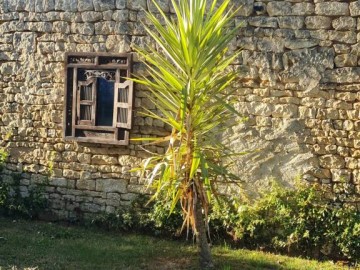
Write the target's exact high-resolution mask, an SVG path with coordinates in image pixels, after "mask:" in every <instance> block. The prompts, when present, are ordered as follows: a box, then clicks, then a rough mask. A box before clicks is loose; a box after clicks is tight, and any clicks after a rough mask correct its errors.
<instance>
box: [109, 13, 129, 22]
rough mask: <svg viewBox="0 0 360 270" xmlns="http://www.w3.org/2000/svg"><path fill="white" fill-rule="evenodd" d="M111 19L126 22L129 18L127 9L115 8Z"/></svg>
mask: <svg viewBox="0 0 360 270" xmlns="http://www.w3.org/2000/svg"><path fill="white" fill-rule="evenodd" d="M112 19H113V20H114V21H116V22H127V21H128V20H129V11H128V10H117V11H115V12H114V13H113V15H112Z"/></svg>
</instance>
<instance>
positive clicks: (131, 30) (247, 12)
mask: <svg viewBox="0 0 360 270" xmlns="http://www.w3.org/2000/svg"><path fill="white" fill-rule="evenodd" d="M159 2H160V4H161V7H162V8H163V9H164V11H165V12H171V8H170V5H169V1H168V0H161V1H159ZM234 3H236V4H243V8H242V9H241V10H240V11H239V14H238V15H239V16H238V17H237V18H236V19H235V21H234V24H239V23H242V24H243V27H242V28H241V30H240V32H239V35H238V37H237V39H236V40H234V42H233V43H232V44H231V45H230V49H231V50H235V49H237V48H239V47H241V48H243V51H242V55H241V57H240V59H239V60H238V61H237V62H236V63H234V68H236V69H237V70H238V71H239V80H238V82H237V87H238V89H239V90H238V98H239V102H238V106H237V107H238V109H239V111H241V112H242V113H243V114H244V115H246V116H248V118H249V120H248V121H247V122H245V123H243V124H241V125H237V126H235V127H233V128H232V129H231V130H229V131H228V132H227V133H226V134H224V136H223V139H230V142H231V145H232V146H233V147H234V148H236V149H237V150H240V151H241V150H247V151H249V150H251V152H250V153H249V154H248V155H247V156H246V157H245V158H244V159H239V160H238V165H239V166H238V173H239V174H240V175H241V176H242V178H243V179H244V180H247V181H248V182H250V183H251V185H249V186H251V187H252V188H253V187H257V186H258V185H261V184H262V183H263V182H264V181H265V180H266V179H269V178H277V179H279V180H283V181H284V182H286V183H289V182H291V181H292V180H293V179H294V177H296V176H297V175H300V174H302V175H303V177H304V178H305V179H306V180H308V181H312V182H315V181H316V182H321V183H323V184H325V185H328V186H329V188H334V189H335V190H336V188H337V184H338V183H339V182H340V181H346V182H348V183H349V186H350V189H351V191H353V192H357V193H360V171H359V168H360V167H359V157H360V136H359V135H360V120H359V115H360V105H359V104H360V97H359V96H358V93H357V92H358V90H359V89H360V68H359V67H357V65H358V54H360V49H359V48H360V46H359V44H360V43H358V42H359V39H360V38H358V30H359V29H360V20H359V19H358V17H359V18H360V4H359V3H358V1H342V2H336V1H317V0H314V1H300V0H289V1H253V0H244V1H235V0H234ZM143 8H145V9H150V10H153V11H154V7H153V6H152V5H150V2H149V1H146V0H128V1H126V0H76V1H75V0H74V1H67V0H57V1H54V0H36V1H33V0H2V1H1V2H0V64H1V66H0V116H1V118H0V139H1V140H0V144H1V146H2V147H6V148H7V149H8V150H9V152H10V157H9V160H8V163H7V166H6V170H5V171H4V173H5V177H4V179H5V180H6V179H8V178H9V177H10V173H11V172H21V173H22V180H21V185H22V187H21V188H22V190H23V192H24V194H26V192H27V190H28V187H29V186H32V185H36V184H38V183H42V182H44V181H47V177H46V176H45V175H46V174H47V173H48V171H49V167H51V168H53V169H52V176H51V177H50V178H49V179H48V182H47V187H46V192H47V195H48V196H49V198H50V201H51V207H52V209H53V210H54V211H55V212H56V213H57V214H58V215H59V216H60V217H62V218H71V217H76V215H78V214H79V213H81V214H83V213H85V214H87V213H96V212H99V211H113V210H114V209H115V208H116V207H118V206H126V205H129V204H130V202H131V200H132V199H134V198H135V197H136V196H137V195H138V194H143V193H148V191H147V190H146V188H145V187H144V185H143V183H140V182H139V178H138V177H137V175H136V173H130V172H129V169H130V168H132V167H134V166H135V164H137V163H138V162H139V161H140V160H141V158H142V157H144V156H145V155H146V153H145V151H144V150H143V149H142V148H141V147H140V146H139V145H138V144H134V143H132V144H130V145H129V146H126V147H125V146H121V147H120V146H118V147H114V146H106V145H98V144H85V143H76V142H65V141H64V140H63V138H62V130H63V127H62V121H63V120H62V118H63V113H62V112H63V104H64V100H63V99H64V71H63V70H64V53H65V52H131V51H132V45H133V44H136V45H139V46H143V45H144V44H152V43H151V42H152V41H151V40H150V39H149V37H147V36H146V33H145V31H144V28H143V26H142V24H141V22H144V23H148V22H147V20H146V19H145V13H144V11H143ZM134 60H135V64H134V73H135V74H141V73H142V72H144V70H143V67H142V66H141V65H140V64H139V63H138V62H137V58H136V55H134ZM135 96H136V97H135V104H134V105H135V118H134V123H135V124H134V127H133V129H132V131H131V136H132V137H139V136H148V135H164V134H166V128H165V127H164V126H163V125H162V123H160V122H158V121H156V120H152V119H150V118H147V117H141V116H140V115H139V114H138V112H139V111H141V109H142V108H143V107H145V108H148V109H151V110H155V109H156V108H155V106H154V105H153V104H152V103H151V102H150V101H149V100H148V99H146V95H145V92H144V91H143V90H142V89H140V88H139V87H138V88H137V89H136V92H135ZM150 150H152V151H155V152H156V151H158V152H161V151H163V148H161V147H156V146H151V147H150ZM254 183H255V185H254Z"/></svg>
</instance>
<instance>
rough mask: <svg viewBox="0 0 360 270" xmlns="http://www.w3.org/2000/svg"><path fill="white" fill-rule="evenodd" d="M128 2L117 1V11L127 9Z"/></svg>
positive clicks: (125, 0) (123, 0)
mask: <svg viewBox="0 0 360 270" xmlns="http://www.w3.org/2000/svg"><path fill="white" fill-rule="evenodd" d="M126 2H127V0H115V5H116V8H117V9H125V8H126Z"/></svg>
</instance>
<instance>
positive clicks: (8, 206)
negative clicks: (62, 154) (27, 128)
mask: <svg viewBox="0 0 360 270" xmlns="http://www.w3.org/2000/svg"><path fill="white" fill-rule="evenodd" d="M7 156H8V154H7V152H6V151H5V150H3V149H0V173H1V171H2V169H3V164H4V162H5V160H6V158H7ZM11 179H12V181H5V180H4V179H3V176H1V174H0V214H3V215H7V216H20V217H25V218H36V217H37V216H38V214H39V213H40V212H41V211H42V210H44V209H45V208H46V206H47V199H46V198H45V197H44V196H43V189H44V187H43V186H41V185H39V186H34V187H32V188H29V189H28V194H27V196H23V194H21V190H20V179H21V174H20V173H18V174H15V173H13V174H12V175H11Z"/></svg>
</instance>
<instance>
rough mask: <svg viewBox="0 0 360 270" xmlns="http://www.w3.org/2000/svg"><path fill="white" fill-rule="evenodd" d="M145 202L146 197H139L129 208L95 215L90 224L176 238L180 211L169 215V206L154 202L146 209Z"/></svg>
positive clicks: (179, 224)
mask: <svg viewBox="0 0 360 270" xmlns="http://www.w3.org/2000/svg"><path fill="white" fill-rule="evenodd" d="M146 201H147V198H146V197H139V198H138V199H137V200H135V201H134V202H133V204H132V206H131V207H129V208H124V209H118V210H117V211H116V212H115V213H103V214H100V215H97V216H96V217H95V218H93V219H92V220H90V224H93V225H96V226H98V227H101V228H106V229H108V230H121V231H140V232H142V233H147V234H151V235H158V236H168V237H178V236H179V234H180V233H179V229H180V227H181V224H182V216H181V211H180V209H179V208H177V209H175V210H174V212H173V213H172V214H171V215H169V212H170V211H169V210H170V205H164V204H162V203H160V202H156V203H153V204H151V205H150V206H148V207H146V206H145V204H146ZM87 223H89V222H87Z"/></svg>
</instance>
